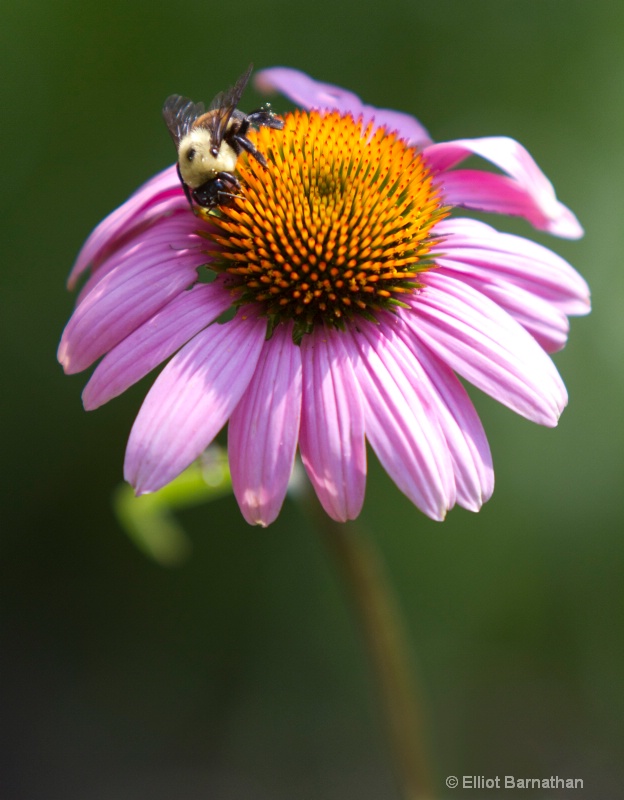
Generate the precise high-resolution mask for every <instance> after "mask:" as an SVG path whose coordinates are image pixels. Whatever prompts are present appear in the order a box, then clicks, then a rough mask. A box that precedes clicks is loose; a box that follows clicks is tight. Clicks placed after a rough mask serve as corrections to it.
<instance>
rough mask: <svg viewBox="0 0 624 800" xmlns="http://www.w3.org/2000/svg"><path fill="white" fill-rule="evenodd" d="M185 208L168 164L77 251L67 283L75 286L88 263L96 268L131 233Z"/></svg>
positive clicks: (182, 197)
mask: <svg viewBox="0 0 624 800" xmlns="http://www.w3.org/2000/svg"><path fill="white" fill-rule="evenodd" d="M184 208H188V202H187V200H186V198H185V197H184V192H183V190H182V186H181V184H180V179H179V178H178V175H177V172H176V169H175V167H167V169H165V170H163V171H162V172H160V173H159V174H158V175H156V176H155V177H154V178H152V179H151V180H149V181H147V183H145V184H143V186H141V188H140V189H138V190H137V191H136V192H135V193H134V194H133V195H131V197H130V198H129V199H128V200H126V202H125V203H123V204H122V205H121V206H119V208H117V209H115V211H113V212H112V213H111V214H109V215H108V216H107V217H106V218H105V219H103V220H102V222H100V224H99V225H98V226H97V227H96V228H95V229H94V230H93V232H92V233H91V235H90V236H89V238H88V239H87V241H86V242H85V243H84V245H83V246H82V249H81V251H80V253H79V254H78V258H77V259H76V263H75V264H74V267H73V269H72V271H71V273H70V275H69V278H68V280H67V285H68V287H69V288H70V289H73V288H74V286H75V285H76V281H77V280H78V278H79V277H80V276H81V275H82V273H83V272H84V271H85V270H86V269H88V268H89V266H92V267H93V268H97V267H98V266H99V265H100V264H101V263H102V262H103V261H104V260H105V259H107V258H109V257H110V255H111V254H112V253H113V252H114V251H115V250H116V249H117V248H118V247H120V246H121V245H122V244H123V243H124V242H125V241H126V240H127V239H128V237H131V236H134V235H136V233H137V232H138V231H140V230H144V229H146V228H147V227H148V226H149V225H150V223H151V222H153V221H154V220H156V219H158V218H160V217H162V216H165V215H167V214H170V213H172V212H174V211H180V210H182V209H184Z"/></svg>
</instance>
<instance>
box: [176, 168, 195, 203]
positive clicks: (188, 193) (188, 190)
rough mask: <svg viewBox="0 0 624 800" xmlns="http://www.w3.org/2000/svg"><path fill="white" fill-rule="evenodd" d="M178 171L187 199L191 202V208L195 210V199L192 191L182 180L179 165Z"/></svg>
mask: <svg viewBox="0 0 624 800" xmlns="http://www.w3.org/2000/svg"><path fill="white" fill-rule="evenodd" d="M176 170H177V171H178V178H179V179H180V183H181V184H182V188H183V189H184V194H185V195H186V199H187V200H188V201H189V205H190V207H191V208H193V198H192V196H191V190H190V189H189V187H188V186H187V185H186V183H184V181H183V180H182V173H181V172H180V165H179V164H176Z"/></svg>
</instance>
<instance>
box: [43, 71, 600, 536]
mask: <svg viewBox="0 0 624 800" xmlns="http://www.w3.org/2000/svg"><path fill="white" fill-rule="evenodd" d="M256 80H257V85H258V86H259V87H260V88H263V89H267V90H271V89H273V90H275V89H277V90H279V91H281V92H283V93H284V94H285V95H286V96H287V97H289V98H291V99H292V100H293V101H295V102H296V103H297V104H299V105H300V106H301V107H302V108H303V109H305V110H302V111H296V112H294V113H289V114H286V115H285V117H284V121H285V125H284V129H283V130H276V129H273V128H268V127H263V128H261V129H260V130H258V131H255V132H252V133H251V134H250V137H251V138H252V139H253V141H254V143H255V145H256V147H257V148H258V150H259V151H260V152H261V153H263V154H264V156H265V157H266V159H267V162H268V167H267V169H263V168H262V167H261V166H260V164H259V163H258V162H257V160H255V159H253V158H247V157H246V155H243V156H241V158H240V159H239V162H238V172H239V177H240V181H241V185H242V190H241V193H240V195H241V196H240V197H236V198H234V199H233V200H232V201H231V205H228V206H223V207H221V208H220V209H219V213H218V214H210V215H209V214H205V213H200V214H199V215H196V214H194V213H193V212H192V211H191V208H190V207H189V204H188V202H187V200H186V198H185V196H184V193H183V190H182V187H181V185H180V181H179V179H178V176H177V174H176V170H175V168H174V167H170V168H168V169H166V170H165V171H164V172H162V173H161V174H160V175H157V176H156V177H155V178H153V179H152V180H151V181H149V182H148V183H146V184H145V185H144V186H143V187H142V188H141V189H139V190H138V191H137V192H136V193H135V194H134V195H133V196H132V197H131V198H130V199H129V200H128V201H127V202H126V203H124V205H122V206H121V207H120V208H119V209H117V210H116V211H115V212H113V213H112V214H111V215H110V216H109V217H107V218H106V219H105V220H104V221H103V222H102V223H101V224H100V225H99V226H98V227H97V228H96V229H95V230H94V231H93V233H92V234H91V236H90V237H89V239H88V240H87V242H86V243H85V245H84V247H83V249H82V251H81V253H80V255H79V257H78V260H77V263H76V265H75V267H74V269H73V271H72V274H71V276H70V281H69V283H70V286H74V285H75V283H76V281H77V280H78V278H79V277H80V276H81V275H82V274H83V273H84V272H85V271H86V270H87V269H89V268H90V276H89V278H88V279H87V281H86V283H85V285H84V287H83V289H82V291H81V293H80V296H79V298H78V304H77V307H76V310H75V311H74V314H73V316H72V318H71V319H70V321H69V323H68V325H67V327H66V329H65V332H64V334H63V338H62V341H61V344H60V348H59V360H60V361H61V363H62V365H63V367H64V368H65V371H66V372H67V373H74V372H79V371H81V370H83V369H85V368H87V367H89V366H90V365H91V364H93V363H94V362H95V361H96V360H97V359H99V358H102V357H103V358H102V360H101V361H100V363H99V364H98V366H97V367H96V369H95V371H94V373H93V375H92V376H91V379H90V380H89V382H88V384H87V386H86V388H85V390H84V394H83V400H84V406H85V408H86V409H88V410H90V409H94V408H97V407H98V406H100V405H102V404H103V403H106V402H107V401H108V400H110V399H111V398H113V397H115V396H117V395H119V394H120V393H121V392H123V391H125V390H126V389H127V388H128V387H129V386H131V385H132V384H134V383H135V382H136V381H138V380H139V379H140V378H142V377H143V376H145V375H146V374H147V373H148V372H150V371H151V370H152V369H154V368H155V367H157V366H158V365H159V364H161V363H162V362H163V361H165V360H166V359H170V360H169V362H168V363H167V365H166V366H165V367H164V369H163V370H162V372H161V373H160V375H159V376H158V378H157V379H156V381H155V383H154V385H153V386H152V388H151V389H150V390H149V392H148V394H147V397H146V398H145V401H144V403H143V405H142V407H141V409H140V411H139V414H138V416H137V419H136V421H135V423H134V426H133V428H132V432H131V434H130V439H129V442H128V448H127V452H126V459H125V477H126V479H127V480H128V481H129V482H130V483H131V484H132V485H133V486H134V487H135V489H136V491H137V493H138V494H143V493H146V492H154V491H156V490H157V489H159V488H161V487H162V486H164V485H165V484H167V483H168V482H169V481H171V480H173V479H174V478H175V477H176V476H177V475H178V474H179V473H180V472H181V471H182V470H183V469H185V468H186V467H187V466H188V465H189V464H190V463H191V462H192V461H193V460H194V459H196V458H197V457H198V456H199V455H200V454H201V453H202V451H203V450H204V449H205V448H206V447H207V446H208V445H209V444H210V443H211V442H212V440H213V439H214V438H215V436H216V435H217V434H218V433H219V431H220V430H221V429H222V428H223V427H224V425H225V424H226V423H227V422H228V421H229V426H228V454H229V462H230V469H231V474H232V482H233V487H234V492H235V495H236V498H237V500H238V503H239V505H240V508H241V511H242V513H243V515H244V517H245V519H246V520H247V521H248V522H250V523H254V524H261V525H268V524H269V523H270V522H272V521H273V520H274V519H275V518H276V516H277V515H278V513H279V510H280V507H281V505H282V502H283V500H284V497H285V494H286V488H287V484H288V480H289V477H290V474H291V470H292V467H293V462H294V458H295V453H296V450H297V447H299V451H300V453H301V458H302V460H303V464H304V466H305V469H306V471H307V474H308V476H309V478H310V480H311V482H312V484H313V486H314V488H315V490H316V493H317V495H318V497H319V500H320V502H321V503H322V505H323V507H324V508H325V510H326V512H327V513H328V514H329V515H330V516H331V517H333V518H334V519H336V520H339V521H344V520H347V519H353V518H355V517H356V516H357V515H358V513H359V512H360V509H361V507H362V502H363V498H364V489H365V480H366V445H365V441H366V440H368V442H369V443H370V445H371V447H372V448H373V450H374V451H375V453H376V454H377V456H378V458H379V460H380V462H381V463H382V464H383V466H384V468H385V469H386V471H387V472H388V474H389V475H390V476H391V477H392V479H393V480H394V482H395V483H396V484H397V486H398V487H399V488H400V489H401V491H403V492H404V493H405V494H406V495H407V496H408V497H409V498H410V500H411V501H412V502H413V503H414V504H415V505H416V506H418V508H420V509H421V510H422V511H423V512H424V513H425V514H427V515H429V516H430V517H432V518H433V519H437V520H440V519H443V518H444V516H445V514H446V511H447V510H448V509H450V508H451V507H452V506H453V505H454V504H455V503H458V504H459V505H461V506H463V507H464V508H467V509H470V510H473V511H476V510H478V509H479V508H480V506H481V505H482V503H483V502H484V501H486V500H487V499H488V498H489V497H490V495H491V493H492V490H493V484H494V478H493V469H492V461H491V455H490V450H489V447H488V443H487V439H486V436H485V433H484V430H483V427H482V425H481V422H480V420H479V418H478V416H477V414H476V411H475V409H474V407H473V405H472V403H471V401H470V400H469V398H468V395H467V393H466V391H465V389H464V388H463V386H462V384H461V383H460V381H459V379H458V377H457V375H459V376H461V377H462V378H465V379H466V380H467V381H469V382H470V383H472V384H474V385H475V386H477V387H478V388H480V389H482V390H483V391H484V392H486V393H487V394H489V395H491V396H492V397H494V398H495V399H496V400H499V401H500V402H501V403H503V404H504V405H506V406H508V407H509V408H511V409H513V410H514V411H516V412H518V413H519V414H521V415H523V416H525V417H527V418H528V419H530V420H533V421H534V422H537V423H540V424H542V425H548V426H554V425H555V424H556V423H557V419H558V417H559V414H560V413H561V411H562V410H563V408H564V406H565V405H566V401H567V396H566V390H565V386H564V384H563V382H562V380H561V378H560V376H559V374H558V372H557V370H556V369H555V367H554V365H553V363H552V361H551V359H550V358H549V356H548V355H547V353H549V352H553V351H556V350H558V349H560V348H561V347H563V345H564V344H565V341H566V338H567V334H568V319H567V317H568V316H570V315H578V314H585V313H587V312H588V311H589V292H588V288H587V285H586V283H585V282H584V280H583V279H582V278H581V277H580V276H579V275H578V273H577V272H576V271H575V270H574V269H573V268H572V267H571V266H570V265H569V264H568V263H567V262H565V261H564V260H563V259H562V258H560V257H559V256H557V255H555V254H554V253H552V252H551V251H550V250H548V249H546V248H545V247H542V246H540V245H538V244H535V243H533V242H530V241H528V240H526V239H524V238H521V237H518V236H513V235H509V234H505V233H499V232H498V231H496V230H494V229H493V228H491V227H490V226H489V225H486V224H485V223H483V222H478V221H475V220H472V219H465V218H464V219H462V218H457V217H454V216H451V214H452V211H453V208H454V207H456V206H460V207H465V208H471V209H478V210H479V211H490V212H498V213H503V214H510V215H515V216H521V217H524V218H525V219H526V220H528V221H529V222H530V223H531V224H532V225H533V226H535V227H536V228H538V229H540V230H544V231H548V232H549V233H552V234H555V235H558V236H562V237H567V238H577V237H579V236H581V235H582V229H581V227H580V225H579V223H578V221H577V220H576V217H575V216H574V214H572V212H571V211H570V210H569V209H568V208H566V207H565V206H564V205H563V204H561V203H560V202H559V201H558V200H557V198H556V196H555V193H554V190H553V187H552V185H551V184H550V182H549V181H548V179H547V178H546V177H545V175H544V174H543V173H542V172H541V170H540V169H539V168H538V166H537V165H536V163H535V162H534V161H533V159H532V158H531V156H530V155H529V154H528V153H527V151H526V150H525V149H524V148H523V147H521V145H519V144H518V143H517V142H515V141H514V140H512V139H509V138H505V137H488V138H481V139H460V140H456V141H452V142H443V143H438V144H433V143H432V142H431V140H430V138H429V136H428V134H427V132H426V131H425V130H424V128H423V127H422V126H421V125H420V124H419V123H418V122H417V121H416V120H415V119H414V118H413V117H410V116H408V115H406V114H402V113H400V112H396V111H390V110H385V109H376V108H372V107H370V106H366V105H363V104H362V102H361V101H360V100H359V98H358V97H356V96H355V95H353V94H351V93H349V92H346V91H344V90H343V89H339V88H337V87H335V86H330V85H327V84H322V83H318V82H316V81H314V80H312V79H311V78H309V77H308V76H306V75H304V74H303V73H300V72H298V71H296V70H291V69H285V68H274V69H268V70H265V71H263V72H261V73H259V74H258V75H257V78H256ZM470 155H477V156H480V157H482V158H484V159H487V160H488V161H490V162H492V163H493V164H494V165H495V166H496V167H498V168H499V169H500V170H501V171H502V173H504V174H499V173H492V172H481V171H477V170H472V169H455V167H456V166H457V165H458V164H459V163H460V162H462V161H463V160H465V159H466V158H467V157H468V156H470ZM209 275H210V276H216V277H214V279H213V280H212V281H211V282H208V280H207V276H209ZM230 308H233V309H235V314H234V316H231V315H230V318H229V319H228V321H222V319H221V318H222V315H223V314H224V313H225V312H226V311H227V310H228V309H230Z"/></svg>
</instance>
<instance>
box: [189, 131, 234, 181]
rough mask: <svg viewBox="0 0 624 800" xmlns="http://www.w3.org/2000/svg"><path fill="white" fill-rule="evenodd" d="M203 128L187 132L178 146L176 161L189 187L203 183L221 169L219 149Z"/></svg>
mask: <svg viewBox="0 0 624 800" xmlns="http://www.w3.org/2000/svg"><path fill="white" fill-rule="evenodd" d="M222 148H223V144H221V147H218V146H216V145H215V144H214V143H213V141H212V137H211V135H210V132H209V131H207V130H206V129H205V128H197V129H196V130H193V131H191V132H190V133H189V134H187V135H186V136H185V137H184V138H183V139H182V141H181V142H180V146H179V148H178V163H179V165H180V174H181V175H182V180H183V181H184V183H186V185H187V186H190V187H191V189H196V188H197V187H199V186H201V185H202V184H204V183H205V182H206V181H207V180H210V179H211V178H214V177H215V175H216V174H217V172H220V171H222V169H223V168H222V167H221V166H220V160H221V159H220V151H221V149H222Z"/></svg>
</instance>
